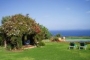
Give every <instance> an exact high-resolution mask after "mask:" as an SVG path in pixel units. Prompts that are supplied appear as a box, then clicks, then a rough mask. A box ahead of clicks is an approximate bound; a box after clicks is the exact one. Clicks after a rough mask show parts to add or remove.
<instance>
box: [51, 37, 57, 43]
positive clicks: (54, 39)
mask: <svg viewBox="0 0 90 60" xmlns="http://www.w3.org/2000/svg"><path fill="white" fill-rule="evenodd" d="M50 40H51V41H53V42H54V41H58V37H52V38H51V39H50Z"/></svg>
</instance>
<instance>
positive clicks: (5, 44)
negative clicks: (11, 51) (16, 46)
mask: <svg viewBox="0 0 90 60" xmlns="http://www.w3.org/2000/svg"><path fill="white" fill-rule="evenodd" d="M6 47H7V42H6V40H4V48H6Z"/></svg>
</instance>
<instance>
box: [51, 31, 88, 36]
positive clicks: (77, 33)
mask: <svg viewBox="0 0 90 60" xmlns="http://www.w3.org/2000/svg"><path fill="white" fill-rule="evenodd" d="M50 33H51V34H52V35H56V34H60V35H61V36H90V30H50Z"/></svg>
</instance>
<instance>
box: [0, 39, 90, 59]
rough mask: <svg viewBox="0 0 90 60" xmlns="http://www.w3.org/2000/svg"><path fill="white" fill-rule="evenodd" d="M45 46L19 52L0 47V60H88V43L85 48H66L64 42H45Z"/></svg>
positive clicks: (89, 50) (89, 48)
mask: <svg viewBox="0 0 90 60" xmlns="http://www.w3.org/2000/svg"><path fill="white" fill-rule="evenodd" d="M45 43H46V46H43V47H38V48H32V49H26V50H23V51H19V52H12V51H7V50H5V49H4V48H3V47H0V59H1V60H89V59H90V58H89V57H90V45H89V44H88V48H87V50H84V49H82V50H78V49H75V50H73V49H71V50H69V49H68V46H69V43H66V42H61V43H57V42H49V41H48V42H47V41H45Z"/></svg>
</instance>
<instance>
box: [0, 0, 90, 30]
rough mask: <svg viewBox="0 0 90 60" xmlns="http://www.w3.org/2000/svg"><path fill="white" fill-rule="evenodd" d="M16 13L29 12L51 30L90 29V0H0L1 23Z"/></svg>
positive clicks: (24, 13)
mask: <svg viewBox="0 0 90 60" xmlns="http://www.w3.org/2000/svg"><path fill="white" fill-rule="evenodd" d="M15 14H23V15H26V14H29V16H30V17H31V18H33V19H35V20H36V22H37V23H40V24H41V25H44V26H45V27H47V28H48V29H49V30H87V29H90V0H0V25H2V24H1V20H2V17H5V16H11V15H15Z"/></svg>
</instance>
